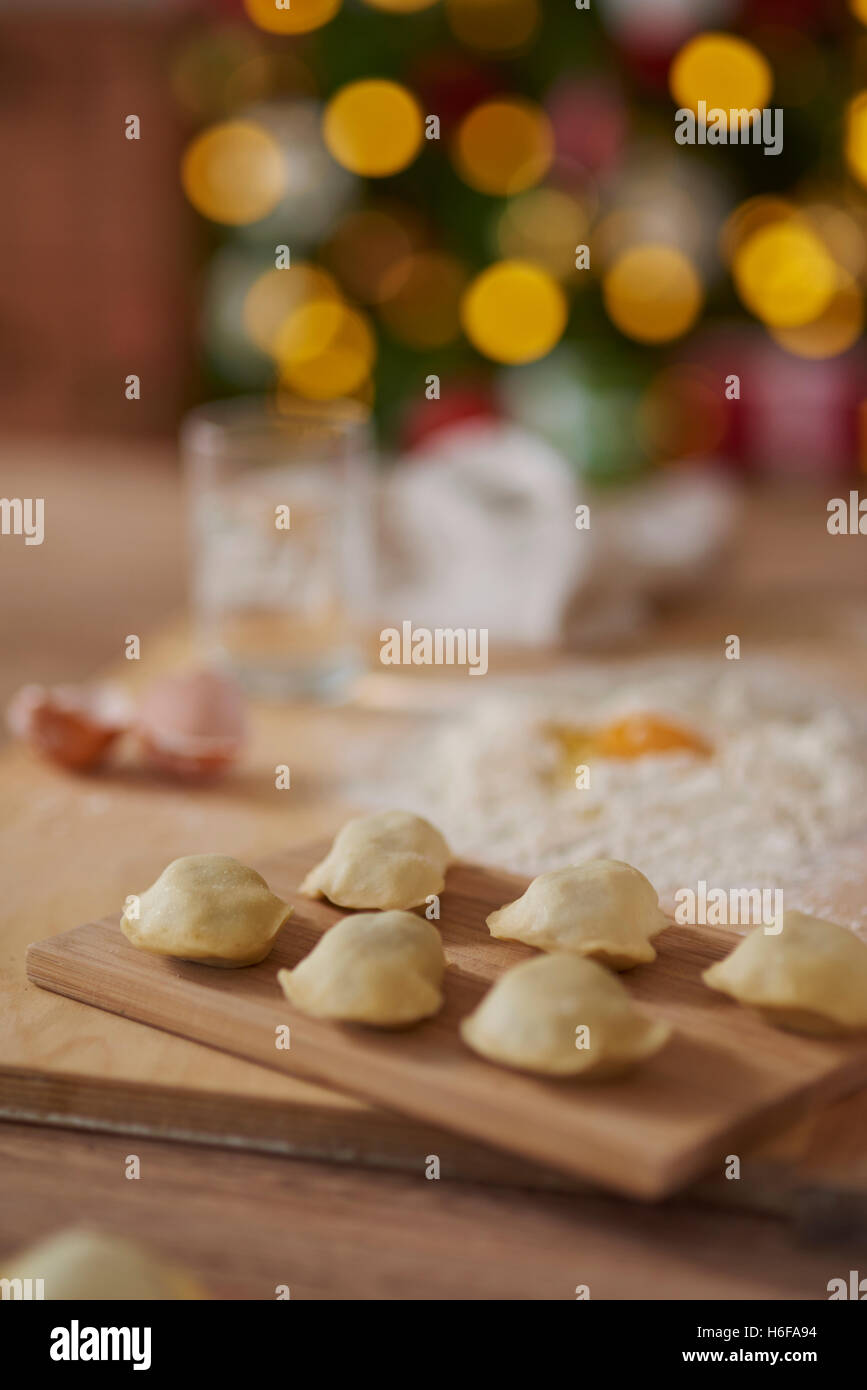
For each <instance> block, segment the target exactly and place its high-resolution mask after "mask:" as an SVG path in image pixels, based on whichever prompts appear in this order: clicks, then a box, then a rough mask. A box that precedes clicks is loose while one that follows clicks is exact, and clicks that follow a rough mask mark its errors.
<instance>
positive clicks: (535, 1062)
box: [461, 954, 671, 1080]
mask: <svg viewBox="0 0 867 1390" xmlns="http://www.w3.org/2000/svg"><path fill="white" fill-rule="evenodd" d="M579 1030H582V1031H580V1032H579ZM670 1035H671V1028H670V1026H669V1024H667V1023H663V1022H661V1021H658V1020H656V1019H652V1018H648V1017H647V1016H646V1015H645V1014H642V1013H640V1012H639V1011H638V1009H636V1008H634V1007H633V1004H632V1000H631V999H630V997H629V995H628V993H627V991H626V990H625V989H624V987H623V985H622V984H621V983H620V981H619V980H618V979H617V977H616V976H615V975H612V974H611V972H610V971H609V970H605V969H604V968H603V967H602V966H601V965H597V964H596V963H595V962H594V961H592V960H582V959H581V957H580V956H574V955H556V954H555V955H548V956H541V957H538V958H537V959H535V960H528V961H525V962H524V963H523V965H516V966H515V967H514V968H513V969H512V970H507V971H506V973H505V975H502V976H501V977H500V979H499V980H497V982H496V984H495V985H493V986H492V988H491V989H489V990H488V993H487V994H486V995H485V997H484V999H483V1000H482V1002H481V1003H480V1004H479V1006H478V1008H477V1009H476V1010H475V1011H474V1012H473V1013H471V1014H470V1015H469V1017H468V1018H465V1019H464V1020H463V1022H462V1023H461V1037H462V1038H463V1040H464V1042H465V1043H466V1044H467V1045H468V1047H471V1048H472V1049H473V1051H474V1052H479V1053H481V1055H482V1056H483V1057H487V1058H488V1059H489V1060H490V1061H492V1062H502V1063H503V1064H504V1065H505V1066H507V1067H517V1068H519V1069H520V1070H522V1071H532V1072H539V1073H540V1074H541V1075H544V1076H585V1077H587V1078H588V1079H589V1078H592V1079H594V1080H606V1079H608V1078H609V1077H613V1076H619V1075H621V1074H622V1073H623V1072H625V1071H629V1070H630V1069H631V1068H632V1067H633V1066H635V1065H636V1063H638V1062H640V1061H642V1060H643V1059H644V1058H645V1057H650V1056H652V1054H653V1053H654V1052H658V1051H659V1049H660V1048H661V1047H662V1046H663V1044H664V1043H665V1042H667V1040H668V1038H669V1037H670Z"/></svg>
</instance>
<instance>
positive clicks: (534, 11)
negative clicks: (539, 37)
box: [445, 0, 540, 55]
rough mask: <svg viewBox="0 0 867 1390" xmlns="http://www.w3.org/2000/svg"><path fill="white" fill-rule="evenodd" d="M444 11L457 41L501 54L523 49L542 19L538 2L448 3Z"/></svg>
mask: <svg viewBox="0 0 867 1390" xmlns="http://www.w3.org/2000/svg"><path fill="white" fill-rule="evenodd" d="M445 11H446V18H447V20H448V23H449V27H450V29H451V31H452V33H453V34H454V36H455V38H456V39H459V40H460V42H461V43H463V44H466V45H467V47H468V48H475V49H478V50H479V51H481V52H482V53H492V54H498V55H499V54H511V53H514V52H515V51H516V50H519V49H522V48H524V47H525V46H526V45H527V44H528V43H529V41H530V40H531V39H532V38H533V35H534V34H535V32H536V29H537V27H538V24H539V19H540V12H539V4H538V0H445Z"/></svg>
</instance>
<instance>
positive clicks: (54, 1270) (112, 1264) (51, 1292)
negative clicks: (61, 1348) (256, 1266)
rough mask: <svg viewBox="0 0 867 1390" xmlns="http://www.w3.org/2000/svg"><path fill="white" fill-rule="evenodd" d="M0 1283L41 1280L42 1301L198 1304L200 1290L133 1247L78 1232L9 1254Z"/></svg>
mask: <svg viewBox="0 0 867 1390" xmlns="http://www.w3.org/2000/svg"><path fill="white" fill-rule="evenodd" d="M2 1275H3V1278H5V1279H13V1280H14V1279H20V1280H22V1281H25V1280H33V1281H34V1284H33V1287H34V1289H35V1288H36V1281H38V1280H39V1281H41V1293H39V1294H37V1293H34V1294H33V1295H32V1296H33V1297H40V1296H41V1297H44V1298H45V1299H46V1300H58V1299H59V1300H65V1299H76V1300H81V1299H86V1300H94V1299H96V1300H102V1301H104V1300H107V1299H111V1300H114V1301H120V1300H124V1301H128V1300H136V1301H139V1300H146V1301H148V1302H152V1301H153V1300H169V1299H175V1300H176V1299H181V1300H190V1299H204V1298H207V1296H208V1295H207V1293H206V1292H205V1290H204V1288H202V1286H201V1285H200V1284H199V1283H198V1282H197V1281H196V1280H195V1279H194V1278H193V1277H192V1275H189V1274H187V1273H186V1271H185V1270H182V1269H179V1268H177V1266H175V1265H170V1264H167V1263H166V1262H165V1261H164V1260H162V1259H161V1258H160V1257H158V1256H156V1255H154V1254H152V1253H151V1251H150V1250H146V1249H144V1248H143V1247H142V1246H141V1245H139V1244H138V1243H137V1242H135V1241H132V1240H127V1239H125V1238H124V1237H122V1236H112V1235H106V1234H104V1233H103V1232H101V1231H91V1230H88V1229H86V1228H84V1227H81V1228H79V1227H71V1228H70V1229H68V1230H63V1231H58V1232H57V1233H56V1234H55V1235H51V1236H49V1237H48V1238H47V1239H46V1240H40V1241H38V1242H37V1244H35V1245H30V1246H28V1247H27V1249H26V1250H19V1251H18V1253H17V1254H15V1255H11V1256H10V1257H9V1260H8V1262H7V1263H6V1265H5V1268H4V1269H3V1270H2Z"/></svg>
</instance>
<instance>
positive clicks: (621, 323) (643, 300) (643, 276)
mask: <svg viewBox="0 0 867 1390" xmlns="http://www.w3.org/2000/svg"><path fill="white" fill-rule="evenodd" d="M602 294H603V298H604V300H605V308H606V309H607V311H608V315H609V317H610V318H611V320H612V322H613V323H614V324H616V326H617V327H618V328H619V329H620V331H621V333H625V334H626V336H627V338H634V339H635V340H636V341H637V342H639V343H667V342H670V341H671V340H672V339H673V338H679V337H681V336H682V335H683V334H684V333H686V332H688V330H689V329H690V328H692V326H693V324H694V323H695V321H696V319H697V318H698V315H699V313H700V312H701V307H702V303H703V299H704V295H703V292H702V287H701V281H700V279H699V277H698V272H697V271H696V269H695V267H694V266H693V264H692V261H690V259H689V257H688V256H685V255H684V253H683V252H682V251H679V250H678V249H677V247H676V246H666V245H663V244H662V243H661V242H650V243H648V244H646V245H644V246H632V247H630V248H629V250H627V251H624V252H623V254H622V255H621V256H618V257H617V259H616V260H615V261H614V263H613V265H612V266H611V268H610V269H609V270H608V271H607V272H606V274H605V278H604V280H603V282H602Z"/></svg>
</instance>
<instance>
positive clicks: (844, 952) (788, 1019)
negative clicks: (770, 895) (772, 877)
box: [702, 912, 867, 1037]
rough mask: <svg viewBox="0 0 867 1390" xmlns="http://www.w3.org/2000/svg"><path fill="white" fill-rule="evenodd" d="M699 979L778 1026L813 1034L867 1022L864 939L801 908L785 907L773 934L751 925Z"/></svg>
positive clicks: (843, 1030) (835, 1031)
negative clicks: (741, 938)
mask: <svg viewBox="0 0 867 1390" xmlns="http://www.w3.org/2000/svg"><path fill="white" fill-rule="evenodd" d="M702 979H703V980H704V982H705V984H706V985H709V986H710V988H711V989H717V990H720V991H721V992H722V993H723V994H729V995H731V997H732V998H733V999H737V1001H738V1003H740V1004H747V1005H750V1006H752V1007H753V1008H756V1009H758V1010H759V1011H760V1013H761V1014H762V1016H763V1017H764V1018H765V1019H766V1020H767V1022H768V1023H773V1024H776V1026H777V1027H778V1028H787V1029H790V1030H791V1031H793V1032H796V1033H812V1034H815V1035H816V1036H817V1037H835V1036H838V1035H840V1034H843V1033H849V1032H856V1031H857V1030H858V1029H861V1028H867V946H865V945H864V942H863V941H860V940H859V939H858V937H857V936H853V934H852V932H850V931H847V930H846V928H845V927H841V926H838V925H837V923H836V922H825V921H823V920H822V918H820V917H809V916H808V915H807V914H806V913H805V912H786V913H784V914H783V929H782V931H780V932H778V933H777V934H776V935H773V934H766V933H765V932H764V931H762V930H761V928H759V927H756V928H755V930H754V931H752V932H751V933H750V935H749V936H746V937H744V939H743V941H741V942H739V943H738V945H737V946H736V947H735V949H734V950H733V951H732V952H731V953H730V954H729V955H727V956H726V957H725V959H724V960H721V961H717V963H716V965H712V966H711V967H710V968H709V969H708V970H705V972H704V974H703V975H702Z"/></svg>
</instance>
